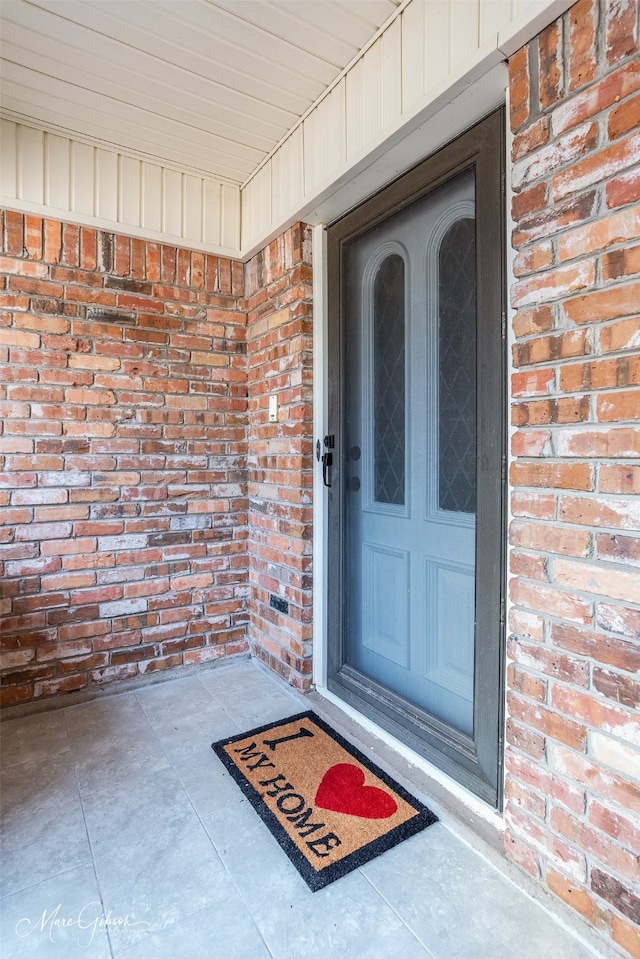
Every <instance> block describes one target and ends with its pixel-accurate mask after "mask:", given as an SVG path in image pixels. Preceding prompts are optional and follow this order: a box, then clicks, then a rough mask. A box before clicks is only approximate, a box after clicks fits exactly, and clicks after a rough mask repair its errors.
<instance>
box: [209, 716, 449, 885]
mask: <svg viewBox="0 0 640 959" xmlns="http://www.w3.org/2000/svg"><path fill="white" fill-rule="evenodd" d="M212 749H213V750H214V751H215V753H216V754H217V755H218V756H219V758H220V759H221V760H222V762H223V763H224V764H225V766H226V767H227V769H228V770H229V772H230V773H231V775H232V776H233V778H234V779H235V780H236V782H237V783H238V785H239V786H240V789H241V790H242V792H243V793H244V794H245V796H246V797H247V799H248V800H249V802H250V803H251V804H252V806H253V807H254V809H255V810H256V812H257V813H258V815H259V816H261V817H262V819H263V820H264V822H265V823H266V824H267V826H268V827H269V829H270V830H271V832H272V833H273V834H274V836H275V837H276V839H277V840H278V842H279V843H280V846H281V847H282V849H283V850H284V851H285V852H286V854H287V855H288V856H289V858H290V859H291V861H292V862H293V864H294V865H295V866H296V867H297V869H298V871H299V872H300V874H301V875H302V877H303V878H304V879H305V881H306V882H307V884H308V886H309V887H310V888H311V889H312V890H313V891H314V892H315V891H316V890H317V889H322V888H323V887H324V886H326V885H328V884H329V883H330V882H333V881H334V880H335V879H338V878H339V877H340V876H343V875H345V874H346V873H348V872H351V870H352V869H356V868H357V867H358V866H362V865H363V864H364V863H365V862H369V860H371V859H373V858H374V857H375V856H378V855H379V854H380V853H381V852H384V851H385V850H387V849H391V847H392V846H395V845H397V843H399V842H402V840H403V839H407V838H408V837H409V836H413V835H415V833H417V832H420V830H421V829H425V828H426V827H427V826H430V825H431V824H432V823H434V822H436V821H437V817H436V816H435V815H434V814H433V813H432V812H431V810H430V809H427V807H426V806H423V804H422V803H421V802H419V801H418V800H417V799H414V798H413V796H411V795H410V794H409V793H408V792H407V791H406V790H405V789H403V788H402V786H401V785H400V784H399V783H397V782H395V781H394V780H393V779H391V777H390V776H387V774H386V773H385V772H383V770H382V769H379V768H378V767H377V766H376V765H374V763H372V762H370V761H369V760H368V759H367V758H366V756H364V755H363V754H362V753H361V752H360V751H359V750H358V749H356V748H355V747H354V746H352V745H351V744H350V743H348V742H347V741H346V740H345V739H343V738H342V736H340V735H339V734H338V733H336V732H335V731H334V730H333V729H331V727H330V726H327V724H326V723H324V722H323V721H322V720H321V719H320V717H319V716H316V715H315V713H313V712H305V713H299V714H298V715H297V716H290V717H288V718H287V719H283V720H281V721H280V722H276V723H269V724H268V725H267V726H261V727H260V728H258V729H252V730H251V731H250V732H248V733H241V734H240V735H238V736H230V737H229V738H227V739H222V740H220V742H217V743H213V744H212Z"/></svg>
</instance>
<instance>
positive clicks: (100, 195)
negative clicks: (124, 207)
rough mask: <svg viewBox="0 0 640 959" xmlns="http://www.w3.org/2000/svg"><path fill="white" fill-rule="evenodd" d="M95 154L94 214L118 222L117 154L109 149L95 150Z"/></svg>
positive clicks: (118, 185) (118, 184) (102, 218)
mask: <svg viewBox="0 0 640 959" xmlns="http://www.w3.org/2000/svg"><path fill="white" fill-rule="evenodd" d="M96 154H97V155H96V216H97V217H99V218H100V219H101V220H113V221H114V222H118V206H119V196H120V181H119V177H118V154H117V153H110V152H109V150H96Z"/></svg>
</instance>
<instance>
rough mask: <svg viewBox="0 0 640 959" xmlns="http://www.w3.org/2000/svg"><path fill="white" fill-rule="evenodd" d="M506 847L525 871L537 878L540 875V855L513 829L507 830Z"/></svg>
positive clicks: (511, 856)
mask: <svg viewBox="0 0 640 959" xmlns="http://www.w3.org/2000/svg"><path fill="white" fill-rule="evenodd" d="M504 848H505V852H506V854H507V856H508V857H509V859H511V860H512V861H513V862H515V863H517V864H518V865H519V866H520V867H521V868H522V869H524V871H525V872H527V873H529V875H530V876H533V878H534V879H537V878H538V877H539V875H540V857H539V854H538V852H537V850H535V849H534V848H533V847H532V846H530V845H529V844H528V843H527V842H525V841H524V840H523V839H521V838H520V837H518V836H515V835H514V834H513V833H512V832H511V830H509V829H507V830H505V834H504Z"/></svg>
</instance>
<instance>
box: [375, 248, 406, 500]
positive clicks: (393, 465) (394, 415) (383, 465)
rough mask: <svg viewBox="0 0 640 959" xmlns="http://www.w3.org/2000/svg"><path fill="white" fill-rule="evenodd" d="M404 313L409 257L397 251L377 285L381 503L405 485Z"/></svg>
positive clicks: (377, 452)
mask: <svg viewBox="0 0 640 959" xmlns="http://www.w3.org/2000/svg"><path fill="white" fill-rule="evenodd" d="M404 314H405V309H404V261H403V259H402V257H401V256H399V255H398V254H397V253H392V254H391V255H390V256H388V257H386V259H384V260H383V261H382V263H381V264H380V266H379V267H378V272H377V273H376V277H375V281H374V287H373V418H374V420H373V422H374V427H373V436H374V440H373V450H374V454H373V455H374V495H375V499H376V502H378V503H392V504H394V505H396V506H402V505H403V504H404V486H405V475H404V472H405V395H404V394H405V346H404V339H405V337H404V328H405V315H404Z"/></svg>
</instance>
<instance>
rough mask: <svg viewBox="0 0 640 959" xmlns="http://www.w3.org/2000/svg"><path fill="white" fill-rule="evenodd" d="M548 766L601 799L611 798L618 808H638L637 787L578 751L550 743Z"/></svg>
mask: <svg viewBox="0 0 640 959" xmlns="http://www.w3.org/2000/svg"><path fill="white" fill-rule="evenodd" d="M547 758H548V762H549V766H550V768H551V770H552V771H553V772H555V773H556V774H557V775H558V776H562V777H568V778H569V779H572V780H574V781H575V782H576V783H577V784H579V785H580V786H581V787H582V788H585V787H586V788H587V789H589V790H591V791H592V792H593V793H596V794H598V795H599V796H600V797H601V798H607V799H612V800H613V801H614V802H616V803H618V804H619V805H620V806H622V807H626V808H628V809H630V810H635V812H636V813H637V812H638V811H640V800H639V798H638V790H637V786H635V785H633V784H632V783H630V782H626V781H625V780H624V779H622V778H621V777H620V776H617V775H616V774H615V773H613V772H611V770H609V769H602V768H601V767H600V766H598V765H596V763H594V762H592V761H591V760H589V759H587V757H586V756H584V755H583V754H581V753H578V752H575V751H574V750H573V749H570V748H568V747H567V746H564V745H562V744H560V743H550V744H549V746H548V749H547Z"/></svg>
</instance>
